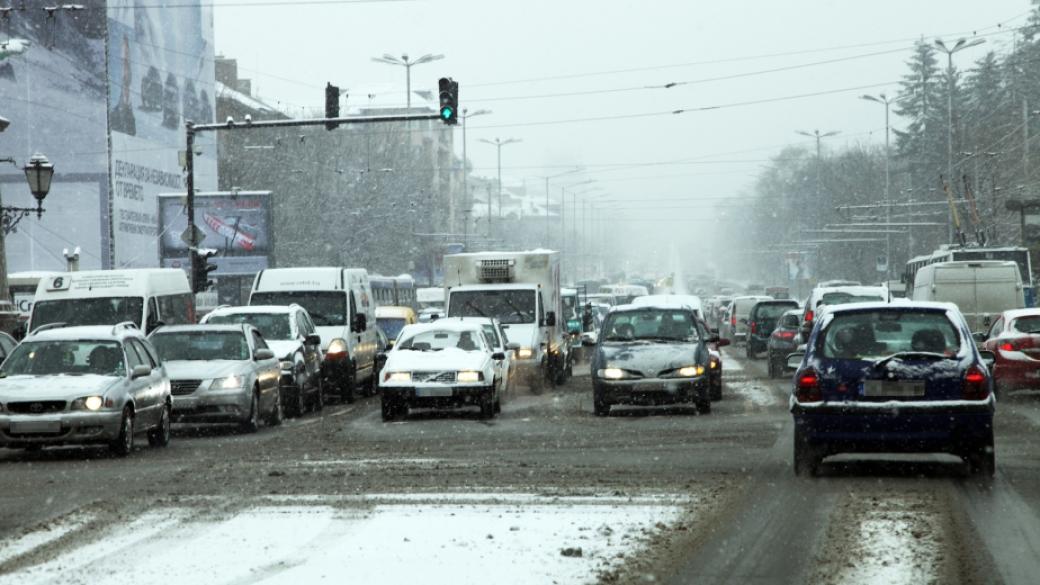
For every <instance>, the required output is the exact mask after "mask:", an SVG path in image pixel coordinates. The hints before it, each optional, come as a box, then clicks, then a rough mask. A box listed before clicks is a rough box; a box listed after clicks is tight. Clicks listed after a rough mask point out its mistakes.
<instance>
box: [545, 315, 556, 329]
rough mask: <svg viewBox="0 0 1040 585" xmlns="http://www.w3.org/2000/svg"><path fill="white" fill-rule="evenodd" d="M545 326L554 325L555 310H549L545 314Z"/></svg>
mask: <svg viewBox="0 0 1040 585" xmlns="http://www.w3.org/2000/svg"><path fill="white" fill-rule="evenodd" d="M545 326H546V327H556V311H549V312H548V313H546V314H545Z"/></svg>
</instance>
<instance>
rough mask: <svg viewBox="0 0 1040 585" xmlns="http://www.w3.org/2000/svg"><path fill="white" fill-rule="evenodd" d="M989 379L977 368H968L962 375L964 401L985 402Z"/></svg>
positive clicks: (987, 394) (987, 395) (987, 396)
mask: <svg viewBox="0 0 1040 585" xmlns="http://www.w3.org/2000/svg"><path fill="white" fill-rule="evenodd" d="M988 382H989V378H988V377H987V376H986V373H985V372H983V371H982V370H981V369H979V367H978V366H972V367H970V368H968V372H967V373H966V374H964V385H963V387H964V399H965V400H985V399H986V398H989V384H988Z"/></svg>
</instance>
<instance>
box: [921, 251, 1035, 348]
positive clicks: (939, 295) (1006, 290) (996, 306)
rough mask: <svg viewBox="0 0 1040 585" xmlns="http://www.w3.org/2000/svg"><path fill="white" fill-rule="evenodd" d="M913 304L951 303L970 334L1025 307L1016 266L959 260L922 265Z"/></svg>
mask: <svg viewBox="0 0 1040 585" xmlns="http://www.w3.org/2000/svg"><path fill="white" fill-rule="evenodd" d="M913 299H914V300H915V301H941V302H947V303H953V304H955V305H957V307H958V308H959V309H960V310H961V313H963V314H964V318H965V319H966V320H967V321H968V326H970V327H971V330H972V331H985V330H986V329H987V328H988V327H989V325H990V321H991V320H992V318H993V317H994V316H995V315H998V314H1000V313H1001V312H1003V311H1006V310H1008V309H1021V308H1024V307H1025V292H1024V291H1023V290H1022V278H1021V275H1020V274H1019V271H1018V264H1016V263H1014V262H1007V261H1001V260H960V261H954V262H938V263H936V264H929V265H927V266H922V267H921V268H920V269H919V270H918V271H917V275H916V276H915V277H914V295H913Z"/></svg>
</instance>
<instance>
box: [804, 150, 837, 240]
mask: <svg viewBox="0 0 1040 585" xmlns="http://www.w3.org/2000/svg"><path fill="white" fill-rule="evenodd" d="M795 132H796V133H798V134H801V135H802V136H808V137H809V138H815V139H816V203H817V204H819V202H820V199H821V198H822V197H823V179H822V176H821V172H820V169H821V161H822V160H823V158H822V157H823V149H822V147H821V145H820V141H821V139H823V138H830V137H831V136H837V135H838V134H840V132H839V131H837V130H834V131H831V132H823V133H821V132H820V131H819V130H813V131H812V132H806V131H804V130H796V131H795ZM818 219H819V218H817V220H818ZM818 224H819V221H817V222H816V224H814V225H813V226H812V227H813V228H814V229H815V228H819V227H820V226H819V225H818Z"/></svg>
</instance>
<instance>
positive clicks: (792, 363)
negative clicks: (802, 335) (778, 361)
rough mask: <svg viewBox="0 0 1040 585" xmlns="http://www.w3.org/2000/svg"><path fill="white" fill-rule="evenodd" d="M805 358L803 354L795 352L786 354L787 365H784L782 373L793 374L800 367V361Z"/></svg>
mask: <svg viewBox="0 0 1040 585" xmlns="http://www.w3.org/2000/svg"><path fill="white" fill-rule="evenodd" d="M804 357H805V353H803V352H800V351H799V352H795V353H789V354H787V363H786V364H784V371H786V372H793V371H795V370H797V369H798V368H799V367H801V365H802V359H803V358H804Z"/></svg>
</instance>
